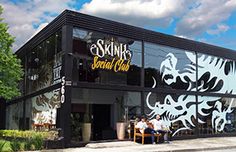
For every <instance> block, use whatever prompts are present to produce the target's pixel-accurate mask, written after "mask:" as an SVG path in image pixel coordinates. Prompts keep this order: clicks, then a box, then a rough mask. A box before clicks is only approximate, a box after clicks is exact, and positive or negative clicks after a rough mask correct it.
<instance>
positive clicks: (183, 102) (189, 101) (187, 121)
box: [144, 92, 196, 136]
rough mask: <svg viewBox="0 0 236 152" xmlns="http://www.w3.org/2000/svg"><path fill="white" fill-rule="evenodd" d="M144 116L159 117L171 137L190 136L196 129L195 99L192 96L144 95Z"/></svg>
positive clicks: (149, 93)
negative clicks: (169, 130)
mask: <svg viewBox="0 0 236 152" xmlns="http://www.w3.org/2000/svg"><path fill="white" fill-rule="evenodd" d="M144 105H145V106H144V107H145V109H144V111H145V114H146V116H147V117H148V118H149V119H154V118H155V117H156V115H157V114H159V115H160V116H161V119H162V121H163V124H164V125H165V126H166V127H168V128H170V129H171V130H172V136H183V135H186V136H191V135H193V134H194V131H195V128H196V97H195V96H192V95H177V94H161V93H152V92H147V93H145V104H144Z"/></svg>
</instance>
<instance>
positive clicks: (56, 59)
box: [26, 31, 62, 93]
mask: <svg viewBox="0 0 236 152" xmlns="http://www.w3.org/2000/svg"><path fill="white" fill-rule="evenodd" d="M61 63H62V52H61V31H59V32H56V33H55V34H53V35H52V36H51V37H49V38H48V39H46V40H45V41H43V42H42V43H41V44H39V45H38V46H37V47H36V48H34V49H33V50H32V51H31V52H29V53H28V54H27V68H26V74H27V81H26V82H27V92H28V93H29V92H32V91H37V90H40V89H42V88H45V87H48V86H50V85H52V84H55V81H56V80H57V79H58V78H57V77H59V78H60V70H61Z"/></svg>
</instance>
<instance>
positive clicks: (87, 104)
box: [5, 10, 236, 143]
mask: <svg viewBox="0 0 236 152" xmlns="http://www.w3.org/2000/svg"><path fill="white" fill-rule="evenodd" d="M16 54H17V55H18V57H19V58H21V60H22V65H23V68H24V72H25V75H24V79H23V81H22V82H21V83H20V87H21V91H22V96H21V97H18V98H16V99H14V100H13V101H9V102H7V108H6V124H5V126H6V128H7V129H33V127H35V125H39V124H51V125H56V127H57V128H62V130H63V136H64V137H65V141H66V142H67V143H69V142H70V141H82V140H83V138H85V137H83V134H84V132H85V131H84V129H83V125H82V124H83V123H85V122H89V123H90V126H87V127H86V128H90V127H91V138H90V140H103V139H114V138H116V135H115V133H114V132H115V130H116V122H119V121H129V120H130V119H133V118H134V117H135V116H141V115H146V116H147V117H148V118H150V119H151V118H153V117H155V115H156V114H160V115H161V117H162V119H163V121H164V123H165V125H166V126H168V127H172V129H173V137H174V138H178V137H181V138H183V137H186V138H197V137H205V136H231V135H236V134H235V133H236V130H235V127H236V111H235V109H236V85H235V84H236V79H235V78H236V53H235V52H234V51H233V50H229V49H225V48H221V47H216V46H212V45H208V44H204V43H200V42H195V41H192V40H187V39H182V38H178V37H174V36H170V35H165V34H161V33H157V32H153V31H149V30H145V29H141V28H138V27H134V26H130V25H125V24H121V23H118V22H114V21H109V20H105V19H101V18H97V17H93V16H89V15H85V14H81V13H77V12H73V11H69V10H66V11H64V12H63V13H62V14H61V15H59V16H58V17H57V18H56V19H54V20H53V21H52V22H51V23H50V24H49V25H48V26H47V27H45V28H44V29H43V30H42V31H40V32H39V33H38V34H37V35H36V36H34V37H33V38H32V39H31V40H29V41H28V42H27V43H26V44H25V45H24V46H23V47H21V48H20V49H19V50H18V51H17V52H16Z"/></svg>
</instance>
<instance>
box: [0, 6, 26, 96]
mask: <svg viewBox="0 0 236 152" xmlns="http://www.w3.org/2000/svg"><path fill="white" fill-rule="evenodd" d="M2 11H3V8H2V7H1V5H0V98H4V99H7V100H9V99H12V98H13V97H15V96H18V95H20V91H19V88H18V82H19V81H20V80H21V78H22V75H23V71H22V67H21V64H20V59H18V58H17V56H16V55H15V54H13V51H12V48H11V47H12V44H13V42H14V37H12V36H11V35H10V34H9V33H8V25H7V24H6V23H3V18H1V15H2Z"/></svg>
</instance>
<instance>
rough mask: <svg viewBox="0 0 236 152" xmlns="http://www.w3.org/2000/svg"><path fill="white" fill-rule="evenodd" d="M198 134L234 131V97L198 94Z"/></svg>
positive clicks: (235, 100) (235, 120) (235, 128)
mask: <svg viewBox="0 0 236 152" xmlns="http://www.w3.org/2000/svg"><path fill="white" fill-rule="evenodd" d="M198 100H199V104H198V117H199V121H198V122H199V134H200V135H211V134H223V133H224V134H225V133H226V134H228V133H235V132H236V111H235V110H236V98H229V97H213V96H198Z"/></svg>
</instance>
